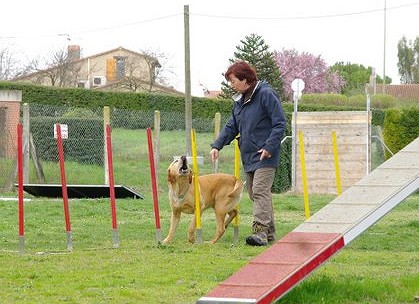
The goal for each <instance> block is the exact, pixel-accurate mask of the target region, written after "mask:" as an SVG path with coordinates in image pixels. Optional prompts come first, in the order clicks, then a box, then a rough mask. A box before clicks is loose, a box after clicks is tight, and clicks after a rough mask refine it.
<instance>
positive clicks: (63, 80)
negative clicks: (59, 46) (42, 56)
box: [38, 50, 81, 87]
mask: <svg viewBox="0 0 419 304" xmlns="http://www.w3.org/2000/svg"><path fill="white" fill-rule="evenodd" d="M70 59H71V58H70V57H69V54H68V52H67V51H66V50H58V51H55V52H53V53H52V55H51V58H49V59H47V60H46V61H45V65H46V66H47V67H49V68H48V69H46V70H39V72H40V73H39V76H38V82H42V80H44V79H48V80H49V82H50V84H51V86H53V87H55V86H56V87H75V86H76V85H77V80H78V78H79V76H80V71H81V64H78V63H76V62H73V61H71V60H70Z"/></svg>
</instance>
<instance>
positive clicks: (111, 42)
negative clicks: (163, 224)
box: [0, 0, 419, 96]
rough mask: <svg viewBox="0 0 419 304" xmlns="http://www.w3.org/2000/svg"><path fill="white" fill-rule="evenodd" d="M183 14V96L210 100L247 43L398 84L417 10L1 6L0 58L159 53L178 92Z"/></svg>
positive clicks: (18, 2)
mask: <svg viewBox="0 0 419 304" xmlns="http://www.w3.org/2000/svg"><path fill="white" fill-rule="evenodd" d="M185 6H188V8H189V39H190V67H191V90H192V95H194V96H203V87H205V88H207V89H209V90H220V88H221V82H222V81H223V76H222V73H223V72H225V70H226V69H227V68H228V65H229V59H231V58H234V51H236V46H238V45H240V44H241V42H240V41H241V40H244V39H245V37H246V36H249V35H250V34H257V35H259V36H261V37H262V38H263V39H264V41H265V43H266V44H267V45H269V47H270V51H282V50H284V49H295V50H296V51H298V52H299V53H303V52H307V53H310V54H312V55H314V56H320V57H321V58H322V59H323V60H325V62H326V64H327V65H328V66H332V65H333V64H335V63H336V62H341V61H342V62H345V63H346V62H350V63H355V64H362V65H364V66H365V67H368V66H371V67H374V68H375V69H376V73H377V74H378V75H380V76H381V77H383V75H384V72H385V75H386V76H389V77H390V78H392V83H394V84H398V83H399V82H400V76H399V75H398V69H397V62H398V57H397V43H398V41H399V40H400V39H401V38H402V37H403V36H405V37H406V38H407V39H408V40H414V39H415V38H416V37H419V18H418V16H419V0H351V1H338V0H317V1H313V0H292V1H290V0H288V1H284V0H262V1H247V0H242V1H236V0H227V1H225V0H211V1H203V0H190V1H179V0H152V1H132V0H119V1H112V2H106V1H99V0H87V1H86V0H84V1H81V0H72V1H66V2H57V1H52V0H39V1H29V0H14V1H2V4H1V5H0V49H4V48H7V49H8V50H10V51H12V52H13V54H14V56H15V57H16V58H19V60H21V61H22V62H24V61H28V60H30V59H33V58H42V57H43V56H44V57H45V56H48V55H51V54H52V53H54V52H56V51H57V50H61V49H66V48H67V46H68V45H69V44H71V45H73V44H75V45H80V47H81V50H82V56H83V57H87V56H91V55H95V54H97V53H101V52H105V51H108V50H111V49H114V48H117V47H119V46H122V47H124V48H127V49H130V50H132V51H136V52H141V51H143V50H148V51H152V52H155V53H162V54H164V57H165V58H166V60H164V62H163V63H164V64H165V69H166V70H167V71H170V72H171V73H170V77H171V79H170V83H171V84H172V85H173V86H174V87H175V88H176V89H178V90H179V91H182V92H184V91H185V83H184V79H185V64H184V60H185V46H184V45H185V44H184V41H185V40H184V7H185Z"/></svg>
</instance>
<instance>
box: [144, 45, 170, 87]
mask: <svg viewBox="0 0 419 304" xmlns="http://www.w3.org/2000/svg"><path fill="white" fill-rule="evenodd" d="M142 53H143V54H144V55H146V58H145V60H146V62H147V66H148V70H149V71H150V73H149V74H150V85H151V84H153V85H154V84H159V85H162V86H166V87H168V86H170V81H169V80H170V79H171V77H170V76H172V75H173V74H174V73H173V70H172V68H171V67H170V66H169V58H168V56H167V54H165V53H163V52H161V51H159V50H152V49H144V50H142Z"/></svg>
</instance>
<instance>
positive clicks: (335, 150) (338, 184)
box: [332, 131, 342, 195]
mask: <svg viewBox="0 0 419 304" xmlns="http://www.w3.org/2000/svg"><path fill="white" fill-rule="evenodd" d="M332 142H333V155H334V157H335V171H336V189H337V191H338V195H341V193H342V185H341V183H340V169H339V157H338V156H339V154H338V145H337V141H336V131H333V132H332Z"/></svg>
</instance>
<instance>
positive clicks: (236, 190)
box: [229, 179, 244, 197]
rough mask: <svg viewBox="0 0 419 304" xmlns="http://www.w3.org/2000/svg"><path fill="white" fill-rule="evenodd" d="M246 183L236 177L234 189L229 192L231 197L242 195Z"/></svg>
mask: <svg viewBox="0 0 419 304" xmlns="http://www.w3.org/2000/svg"><path fill="white" fill-rule="evenodd" d="M243 188H244V183H243V181H242V180H241V179H236V182H235V184H234V188H233V191H231V193H230V194H229V197H240V196H241V195H242V192H243Z"/></svg>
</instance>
